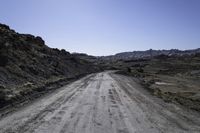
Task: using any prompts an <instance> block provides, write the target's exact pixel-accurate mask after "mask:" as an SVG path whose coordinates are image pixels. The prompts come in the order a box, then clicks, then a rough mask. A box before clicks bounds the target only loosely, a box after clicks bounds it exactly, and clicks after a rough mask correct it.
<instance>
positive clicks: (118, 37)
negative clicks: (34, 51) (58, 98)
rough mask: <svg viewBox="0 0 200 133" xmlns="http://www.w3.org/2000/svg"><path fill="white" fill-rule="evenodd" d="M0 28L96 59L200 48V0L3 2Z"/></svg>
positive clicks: (4, 0)
mask: <svg viewBox="0 0 200 133" xmlns="http://www.w3.org/2000/svg"><path fill="white" fill-rule="evenodd" d="M0 22H1V23H5V24H7V25H9V26H10V27H11V28H13V29H15V30H16V31H17V32H20V33H30V34H33V35H36V36H41V37H42V38H43V39H44V40H45V42H46V44H47V45H48V46H50V47H56V48H59V49H62V48H63V49H66V50H67V51H70V52H83V53H88V54H91V55H110V54H115V53H118V52H123V51H134V50H147V49H150V48H152V49H171V48H178V49H193V48H198V47H200V0H2V1H1V4H0Z"/></svg>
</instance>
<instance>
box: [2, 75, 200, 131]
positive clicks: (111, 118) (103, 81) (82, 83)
mask: <svg viewBox="0 0 200 133" xmlns="http://www.w3.org/2000/svg"><path fill="white" fill-rule="evenodd" d="M0 132H1V133H172V132H173V133H184V132H188V133H199V132H200V115H199V114H198V113H197V112H193V111H190V110H186V109H183V108H182V107H179V106H178V105H174V104H170V103H165V102H163V101H162V100H161V99H158V98H156V97H153V96H151V95H150V94H149V93H148V92H146V90H145V89H143V88H142V87H141V86H140V85H139V84H137V83H136V82H135V81H134V80H133V79H132V78H130V77H126V76H122V75H116V74H113V73H112V72H102V73H98V74H91V75H88V76H86V77H84V78H82V79H80V80H78V81H76V82H73V83H71V84H69V85H67V86H65V87H63V88H60V89H59V90H58V91H56V93H54V94H50V95H47V96H45V97H43V98H41V99H39V100H37V101H35V102H33V103H32V104H31V105H28V106H26V107H23V108H21V109H19V110H18V111H16V112H14V113H12V114H10V115H8V116H6V117H4V118H1V119H0Z"/></svg>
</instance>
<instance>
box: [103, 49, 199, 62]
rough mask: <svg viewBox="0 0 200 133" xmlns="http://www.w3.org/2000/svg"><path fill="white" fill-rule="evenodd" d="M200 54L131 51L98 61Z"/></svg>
mask: <svg viewBox="0 0 200 133" xmlns="http://www.w3.org/2000/svg"><path fill="white" fill-rule="evenodd" d="M196 53H200V48H198V49H192V50H184V51H182V50H178V49H171V50H152V49H150V50H146V51H133V52H123V53H118V54H115V55H111V56H102V57H99V59H100V60H131V59H149V58H152V57H156V56H160V55H166V56H185V55H192V54H196Z"/></svg>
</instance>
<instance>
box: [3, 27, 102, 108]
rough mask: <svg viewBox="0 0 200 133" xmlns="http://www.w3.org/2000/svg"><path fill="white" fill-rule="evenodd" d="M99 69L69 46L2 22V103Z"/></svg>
mask: <svg viewBox="0 0 200 133" xmlns="http://www.w3.org/2000/svg"><path fill="white" fill-rule="evenodd" d="M96 71H99V68H98V67H97V66H95V65H94V64H92V63H90V62H88V61H86V60H83V59H80V58H78V57H75V56H74V55H72V54H70V53H69V52H66V51H65V50H58V49H52V48H49V47H48V46H47V45H45V42H44V40H43V39H42V38H41V37H35V36H33V35H28V34H19V33H17V32H15V31H14V30H11V29H10V28H9V27H8V26H7V25H3V24H0V106H3V104H4V103H7V101H12V100H13V99H14V100H16V99H17V98H20V97H21V96H26V94H28V93H32V92H33V91H38V88H39V91H42V89H45V85H46V84H50V83H54V82H58V81H60V80H65V81H66V80H69V79H72V78H76V77H79V76H80V75H85V74H88V73H92V72H96Z"/></svg>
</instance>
